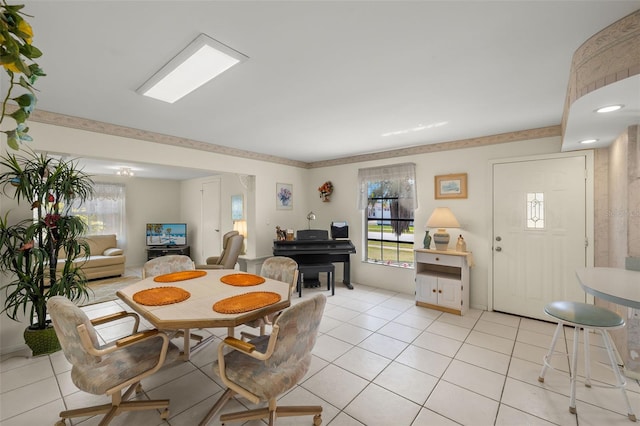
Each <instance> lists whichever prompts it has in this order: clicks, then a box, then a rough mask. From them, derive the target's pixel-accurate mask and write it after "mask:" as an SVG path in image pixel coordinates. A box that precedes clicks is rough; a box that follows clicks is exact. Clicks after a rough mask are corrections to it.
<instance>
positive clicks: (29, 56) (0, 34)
mask: <svg viewBox="0 0 640 426" xmlns="http://www.w3.org/2000/svg"><path fill="white" fill-rule="evenodd" d="M23 7H24V5H9V4H7V2H6V0H2V3H1V4H0V65H2V66H3V67H4V70H5V71H6V73H7V75H8V77H9V86H8V89H7V93H6V95H5V96H4V98H3V100H2V113H1V114H0V124H1V123H2V121H3V119H4V118H5V115H7V105H8V102H9V101H10V100H11V101H13V102H15V104H16V105H15V107H16V108H14V109H13V112H11V114H8V115H9V116H10V117H11V118H13V120H14V121H15V122H16V127H15V128H13V129H10V130H5V131H3V133H5V134H6V135H7V144H8V145H9V147H10V148H12V149H15V150H18V148H19V143H21V142H23V141H30V140H31V137H30V136H29V135H28V134H27V132H28V131H29V128H28V127H27V125H26V121H27V119H28V118H29V115H31V112H33V109H34V108H35V105H36V96H35V92H34V90H35V89H34V87H33V85H34V83H35V82H36V80H37V79H38V77H42V76H44V75H46V74H45V73H44V72H43V71H42V69H41V68H40V66H39V65H38V64H37V63H36V62H35V59H37V58H39V57H40V56H42V52H41V51H40V50H39V49H38V48H37V47H35V46H34V45H33V44H32V41H33V29H32V28H31V25H29V23H28V22H27V21H26V19H25V18H24V17H25V16H28V15H26V14H24V13H23V12H22V8H23ZM16 88H17V89H21V92H22V93H21V94H19V93H14V92H13V90H14V89H16ZM12 96H13V97H12Z"/></svg>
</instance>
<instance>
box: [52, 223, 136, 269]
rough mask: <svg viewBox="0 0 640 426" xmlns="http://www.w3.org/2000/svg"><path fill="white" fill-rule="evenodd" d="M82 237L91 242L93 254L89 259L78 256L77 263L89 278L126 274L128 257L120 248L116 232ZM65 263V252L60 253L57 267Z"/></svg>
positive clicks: (59, 267)
mask: <svg viewBox="0 0 640 426" xmlns="http://www.w3.org/2000/svg"><path fill="white" fill-rule="evenodd" d="M82 239H83V240H85V241H86V242H87V243H89V248H90V253H91V255H90V256H89V258H88V259H85V258H84V257H80V258H78V259H77V260H76V264H78V265H80V267H81V269H82V272H84V275H85V277H86V278H87V280H94V279H96V278H106V277H115V276H117V275H122V274H124V262H125V260H126V259H125V256H124V252H123V251H122V249H121V248H118V245H117V240H116V236H115V234H110V235H87V236H86V237H83V238H82ZM63 265H64V253H60V256H59V257H58V267H57V269H58V270H61V269H62V268H63Z"/></svg>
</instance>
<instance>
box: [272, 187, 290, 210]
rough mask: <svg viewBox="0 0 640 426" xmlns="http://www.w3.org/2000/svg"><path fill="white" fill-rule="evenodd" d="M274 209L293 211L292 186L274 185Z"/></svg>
mask: <svg viewBox="0 0 640 426" xmlns="http://www.w3.org/2000/svg"><path fill="white" fill-rule="evenodd" d="M276 209H277V210H293V185H291V184H290V183H276Z"/></svg>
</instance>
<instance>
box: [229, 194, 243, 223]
mask: <svg viewBox="0 0 640 426" xmlns="http://www.w3.org/2000/svg"><path fill="white" fill-rule="evenodd" d="M242 219H244V199H243V197H242V194H238V195H232V196H231V220H242Z"/></svg>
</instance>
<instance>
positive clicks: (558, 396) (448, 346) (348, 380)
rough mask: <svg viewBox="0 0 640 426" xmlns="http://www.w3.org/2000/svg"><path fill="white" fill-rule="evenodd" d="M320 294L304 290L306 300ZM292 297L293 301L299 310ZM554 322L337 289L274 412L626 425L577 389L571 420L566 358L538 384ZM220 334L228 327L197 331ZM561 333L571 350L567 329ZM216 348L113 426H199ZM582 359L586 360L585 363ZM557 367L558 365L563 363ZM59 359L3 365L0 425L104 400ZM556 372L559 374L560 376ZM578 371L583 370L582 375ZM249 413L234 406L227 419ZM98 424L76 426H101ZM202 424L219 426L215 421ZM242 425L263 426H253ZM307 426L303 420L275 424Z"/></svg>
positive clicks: (151, 387)
mask: <svg viewBox="0 0 640 426" xmlns="http://www.w3.org/2000/svg"><path fill="white" fill-rule="evenodd" d="M321 291H322V292H324V293H325V294H327V292H326V291H323V289H305V291H304V292H303V298H306V297H310V296H311V295H313V294H315V293H317V292H321ZM299 300H300V299H298V297H297V295H294V300H293V302H294V303H295V302H297V301H299ZM123 307H124V305H123V304H121V303H119V302H106V303H102V304H98V305H93V306H89V307H87V308H85V309H86V311H87V313H88V315H89V316H90V317H92V318H93V317H97V316H101V315H104V314H107V313H111V312H115V311H119V310H122V309H123ZM554 328H555V324H552V323H546V322H542V321H535V320H531V319H527V318H520V317H517V316H512V315H506V314H501V313H496V312H483V311H478V310H472V311H470V312H469V313H468V314H467V315H465V316H464V317H460V316H456V315H451V314H447V313H442V312H439V311H435V310H430V309H425V308H421V307H417V306H415V303H414V298H413V297H412V296H410V295H406V294H399V293H394V292H392V291H386V290H380V289H376V288H373V287H367V286H364V285H358V284H356V285H355V290H353V291H350V290H347V289H346V288H344V287H342V286H340V287H339V288H338V289H337V291H336V295H335V296H333V297H328V298H327V306H326V309H325V312H324V318H323V321H322V324H321V328H320V335H319V337H318V340H317V344H316V347H315V348H314V352H313V353H314V357H313V363H312V365H311V369H310V371H309V373H308V374H307V376H306V377H305V378H304V380H303V381H302V382H301V383H300V384H299V385H298V386H296V387H295V388H294V389H292V390H291V391H290V392H288V393H287V394H286V395H284V396H283V397H282V398H281V399H280V403H281V404H303V405H311V404H320V405H322V406H323V408H324V411H323V424H325V425H331V426H352V425H368V426H374V425H383V426H387V425H394V426H397V425H456V424H462V425H474V426H475V425H480V426H482V425H525V424H527V425H551V424H555V425H579V426H586V425H602V424H607V425H617V424H619V425H629V424H630V422H629V420H628V419H627V417H626V409H625V406H624V403H623V400H622V397H621V395H620V391H619V390H616V389H604V388H601V387H595V386H594V387H592V388H591V389H589V388H586V387H584V386H582V385H581V384H579V385H578V390H577V398H578V401H577V410H578V413H577V415H572V414H570V413H569V410H568V404H569V398H568V395H569V379H568V377H567V375H566V371H567V370H568V368H567V366H566V358H563V357H558V358H554V360H555V361H554V362H555V364H556V365H557V366H558V370H552V371H549V372H548V373H547V375H546V380H545V382H544V383H539V382H538V380H537V378H538V375H539V373H540V369H541V360H542V356H543V355H544V354H545V352H546V350H547V347H548V345H549V343H550V341H551V336H552V334H553V331H554ZM128 329H129V325H127V324H120V325H117V326H110V327H106V326H102V327H100V328H99V329H98V331H99V334H100V336H101V338H102V339H104V340H111V339H113V338H116V337H118V336H121V335H124V334H127V333H128ZM202 332H204V333H208V332H211V333H213V334H214V335H216V336H218V337H224V335H225V333H226V330H222V329H220V330H218V329H214V330H202ZM566 335H567V336H568V338H569V341H568V343H569V344H571V340H570V339H571V336H572V335H573V334H572V333H571V332H570V329H569V330H567V332H566ZM591 343H592V345H593V349H592V360H593V364H594V365H593V367H592V377H593V378H594V379H596V380H599V381H601V382H603V383H606V382H610V380H612V377H613V375H612V374H611V371H609V370H607V369H606V368H604V367H602V364H599V363H598V360H603V359H604V358H603V356H604V352H603V349H602V348H601V346H598V343H599V340H598V339H597V338H596V337H595V336H594V337H593V338H591ZM216 347H217V343H213V344H211V345H209V346H207V347H206V348H205V349H203V350H202V351H200V352H198V353H197V354H195V355H194V356H193V357H192V359H191V360H190V361H189V362H176V363H174V364H172V365H168V366H166V367H165V368H164V369H163V370H161V371H160V372H159V373H157V374H155V375H154V376H152V377H150V378H148V379H147V380H144V381H143V386H144V389H145V393H144V394H143V397H148V398H170V399H171V406H170V410H171V415H170V418H169V419H168V420H167V421H163V420H161V419H160V417H159V415H158V413H157V412H155V411H152V412H135V413H129V414H123V415H120V416H118V417H116V419H115V420H114V421H113V422H112V424H114V425H136V426H137V425H151V426H155V425H173V426H179V425H195V424H198V422H199V421H200V419H202V417H203V416H204V414H205V413H206V412H207V411H208V409H209V408H210V407H211V405H212V404H213V403H214V402H215V400H216V399H217V398H218V397H219V396H220V394H221V392H222V387H221V386H220V383H219V381H218V379H217V377H216V376H215V374H214V373H213V371H212V362H213V360H214V356H215V353H216ZM581 359H582V358H581ZM563 364H564V365H563ZM69 370H70V365H69V363H68V362H67V361H66V360H65V358H64V356H63V354H62V353H60V352H59V353H56V354H53V355H50V356H42V357H36V358H25V357H21V356H14V357H7V358H5V359H3V360H2V361H1V362H0V390H1V394H0V424H1V425H2V426H15V425H29V426H31V425H53V424H54V423H55V422H56V421H57V420H58V413H59V412H60V411H61V410H63V409H65V408H66V407H69V408H77V407H82V406H85V405H92V404H97V403H104V402H108V399H106V398H105V397H98V396H93V395H89V394H86V393H84V392H80V391H78V389H77V388H76V387H75V386H74V385H73V383H72V382H71V379H70V374H69ZM562 370H564V372H563V371H562ZM582 371H583V368H582V367H580V369H579V372H580V373H581V372H582ZM628 385H629V387H628V389H629V392H628V394H629V398H630V399H631V403H632V405H633V407H634V408H635V409H636V410H638V412H639V414H640V386H638V383H637V382H635V381H629V384H628ZM244 406H248V407H249V406H251V404H249V403H247V401H245V400H241V399H238V400H232V401H230V402H229V403H228V405H227V406H226V407H225V408H224V410H223V412H224V411H236V410H239V409H243V408H244ZM98 422H99V419H98V418H97V417H92V418H88V419H87V418H83V419H77V420H75V421H74V422H73V424H74V425H75V424H81V425H83V426H91V425H96V424H98ZM210 424H219V421H218V418H217V417H216V418H215V419H213V420H212V421H211V422H210ZM246 424H247V425H259V424H264V423H262V422H261V421H252V422H248V423H246ZM278 424H281V425H300V424H311V419H310V417H309V418H283V419H279V421H278Z"/></svg>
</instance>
